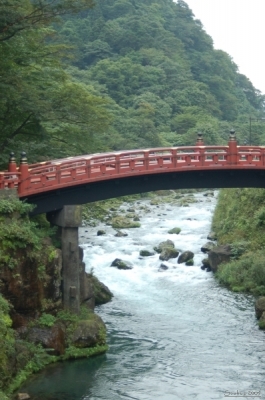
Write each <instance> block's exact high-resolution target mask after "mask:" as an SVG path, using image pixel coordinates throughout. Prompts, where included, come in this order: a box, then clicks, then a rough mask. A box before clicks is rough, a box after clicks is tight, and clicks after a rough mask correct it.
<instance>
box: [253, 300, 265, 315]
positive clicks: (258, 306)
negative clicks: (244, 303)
mask: <svg viewBox="0 0 265 400" xmlns="http://www.w3.org/2000/svg"><path fill="white" fill-rule="evenodd" d="M264 312H265V296H262V297H259V298H258V299H257V300H256V303H255V313H256V317H257V318H258V319H260V318H261V316H262V313H264Z"/></svg>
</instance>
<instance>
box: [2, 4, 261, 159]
mask: <svg viewBox="0 0 265 400" xmlns="http://www.w3.org/2000/svg"><path fill="white" fill-rule="evenodd" d="M94 3H95V5H94V7H92V1H90V0H79V1H77V2H71V1H66V2H65V1H64V2H63V1H59V2H49V1H48V0H42V1H35V0H23V1H18V0H16V1H11V0H5V1H4V2H1V4H0V15H1V18H0V51H1V54H2V57H1V60H0V76H1V78H0V104H1V107H0V148H1V156H0V157H1V159H0V162H1V163H2V165H3V166H4V165H6V162H7V159H8V153H9V152H10V151H11V150H15V151H16V152H18V151H21V150H25V151H27V152H28V156H29V160H30V161H31V162H32V161H37V160H42V159H47V158H52V157H62V156H67V155H73V154H81V153H89V152H98V151H107V150H111V149H130V148H140V147H151V146H169V145H170V146H171V145H184V144H194V142H195V138H196V132H197V131H201V132H202V133H203V134H204V139H205V142H206V143H208V144H209V143H211V144H217V143H218V144H221V143H226V142H227V138H228V132H229V129H230V128H231V127H233V128H234V129H236V131H237V132H238V138H239V140H240V141H241V143H243V142H244V141H248V140H249V116H252V117H253V118H254V117H255V118H260V117H261V116H262V115H263V114H262V113H263V109H264V96H262V95H261V93H260V92H259V91H258V90H256V89H255V88H254V87H253V85H252V84H251V82H250V81H249V79H248V78H247V77H245V76H244V75H242V74H240V73H239V72H238V69H237V66H236V65H235V63H234V62H233V60H232V59H231V57H230V56H229V55H228V54H226V53H225V52H223V51H220V50H215V49H214V48H213V42H212V39H211V37H210V36H209V35H207V33H206V32H205V31H204V29H203V26H202V24H201V23H200V21H198V20H195V19H194V16H193V14H192V11H191V10H190V9H189V7H188V6H187V4H186V3H185V2H184V1H182V0H179V1H178V2H177V3H175V2H173V0H108V1H105V0H96V1H95V2H94ZM73 4H74V6H73ZM91 7H92V8H91ZM78 10H82V11H81V12H79V13H76V12H77V11H78ZM263 132H264V133H263ZM252 142H253V143H255V144H261V143H263V144H265V126H264V124H262V123H261V122H260V121H257V122H255V123H254V124H253V134H252Z"/></svg>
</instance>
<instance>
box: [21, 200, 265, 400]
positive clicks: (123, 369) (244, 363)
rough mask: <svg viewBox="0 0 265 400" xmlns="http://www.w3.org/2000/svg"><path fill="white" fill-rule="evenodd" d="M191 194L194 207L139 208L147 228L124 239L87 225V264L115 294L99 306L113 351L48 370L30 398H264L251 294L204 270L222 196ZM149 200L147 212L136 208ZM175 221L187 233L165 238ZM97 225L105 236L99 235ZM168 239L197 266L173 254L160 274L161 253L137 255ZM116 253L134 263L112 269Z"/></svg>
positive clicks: (263, 351) (262, 347)
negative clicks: (224, 283)
mask: <svg viewBox="0 0 265 400" xmlns="http://www.w3.org/2000/svg"><path fill="white" fill-rule="evenodd" d="M195 197H196V198H197V200H198V203H194V204H191V205H190V206H189V207H178V206H176V205H172V204H164V205H159V206H149V204H148V203H149V201H148V200H143V202H141V203H140V204H135V208H136V211H137V212H138V213H140V215H141V228H137V229H130V230H127V232H128V236H127V237H122V238H117V237H114V233H115V231H114V230H113V229H112V228H111V227H108V226H103V225H102V226H100V227H97V228H82V229H81V233H80V242H81V244H82V246H83V248H84V250H85V261H86V265H87V270H88V271H89V270H90V269H91V268H93V269H94V273H95V275H96V276H98V277H99V278H100V279H101V280H102V281H103V282H104V283H105V284H106V285H107V286H108V287H109V288H110V289H111V290H112V292H113V293H114V298H113V300H112V301H111V302H110V303H108V304H106V305H103V306H100V307H98V308H97V309H96V312H97V313H98V314H99V315H100V316H101V317H102V318H103V320H104V321H105V323H106V325H107V329H108V341H109V351H108V352H107V354H106V355H103V356H99V357H95V358H92V359H88V360H79V361H75V362H69V363H64V364H59V365H56V366H53V367H50V368H48V369H47V370H46V371H45V372H44V373H42V374H41V375H40V376H39V377H37V378H36V379H34V380H33V381H32V382H31V383H30V384H28V385H27V386H26V387H25V388H24V389H25V390H26V391H28V392H29V393H30V394H31V395H32V396H33V398H36V399H38V400H88V399H89V400H96V399H100V400H118V399H126V400H127V399H134V400H154V399H156V398H157V399H159V400H173V399H174V400H178V399H196V400H208V399H224V398H226V397H228V396H227V395H228V393H229V392H230V395H231V396H232V395H234V396H235V395H236V396H239V395H240V396H243V395H244V396H245V395H246V394H250V393H249V391H250V390H253V391H257V393H253V392H252V393H251V394H252V395H253V394H260V396H261V397H260V398H262V399H265V383H264V381H265V379H264V377H265V341H264V339H265V337H264V333H263V332H262V331H260V330H259V329H258V327H257V322H256V319H255V315H254V307H253V302H254V300H253V298H252V297H251V296H245V295H242V294H235V293H231V292H229V291H228V290H227V289H225V288H223V287H220V286H219V285H218V283H217V282H216V280H215V279H214V277H213V275H212V273H207V272H205V271H202V270H201V269H200V265H201V260H202V258H204V257H205V256H204V255H203V254H202V253H201V251H200V248H201V246H202V245H203V244H204V243H205V242H206V241H207V240H206V237H207V234H208V232H209V230H210V224H211V217H212V213H213V210H214V207H215V204H216V196H215V197H214V198H209V197H205V196H203V193H199V194H196V195H195ZM143 204H146V205H148V206H149V207H150V209H151V212H150V213H145V212H144V211H143V210H140V207H141V206H142V205H143ZM129 206H131V205H129V204H124V205H123V206H122V209H124V210H127V209H128V208H129ZM176 226H178V227H180V228H181V233H180V234H179V235H169V234H168V233H167V231H168V230H169V229H171V228H173V227H176ZM99 228H104V229H105V230H106V235H105V236H97V235H96V232H97V230H98V229H99ZM166 239H171V240H174V242H175V245H176V247H177V248H179V249H180V250H182V251H185V250H191V251H193V252H194V253H195V258H194V260H195V265H194V266H189V267H188V266H185V265H184V264H177V261H176V259H172V260H170V261H169V262H165V264H166V265H167V266H168V267H169V268H168V270H166V271H160V270H159V266H160V264H161V261H159V256H158V255H155V256H152V257H147V258H140V257H139V251H140V250H141V249H152V247H153V246H155V245H157V244H158V243H160V242H161V241H164V240H166ZM115 258H121V259H123V260H127V261H130V262H131V263H132V264H133V269H132V270H127V271H121V270H118V269H116V268H113V267H110V264H111V262H112V261H113V260H114V259H115ZM237 391H238V392H237ZM259 391H260V392H259ZM232 392H233V393H232ZM244 398H247V399H248V398H253V397H250V396H249V397H247V396H246V397H244Z"/></svg>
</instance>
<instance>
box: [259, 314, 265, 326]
mask: <svg viewBox="0 0 265 400" xmlns="http://www.w3.org/2000/svg"><path fill="white" fill-rule="evenodd" d="M259 328H260V329H265V311H263V313H262V315H261V317H260V319H259Z"/></svg>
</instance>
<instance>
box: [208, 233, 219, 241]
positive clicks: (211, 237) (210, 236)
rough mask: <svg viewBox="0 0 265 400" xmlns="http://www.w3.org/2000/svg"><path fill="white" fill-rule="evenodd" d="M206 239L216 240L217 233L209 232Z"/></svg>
mask: <svg viewBox="0 0 265 400" xmlns="http://www.w3.org/2000/svg"><path fill="white" fill-rule="evenodd" d="M207 239H208V240H217V235H216V233H215V232H210V233H209V235H208V236H207Z"/></svg>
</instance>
